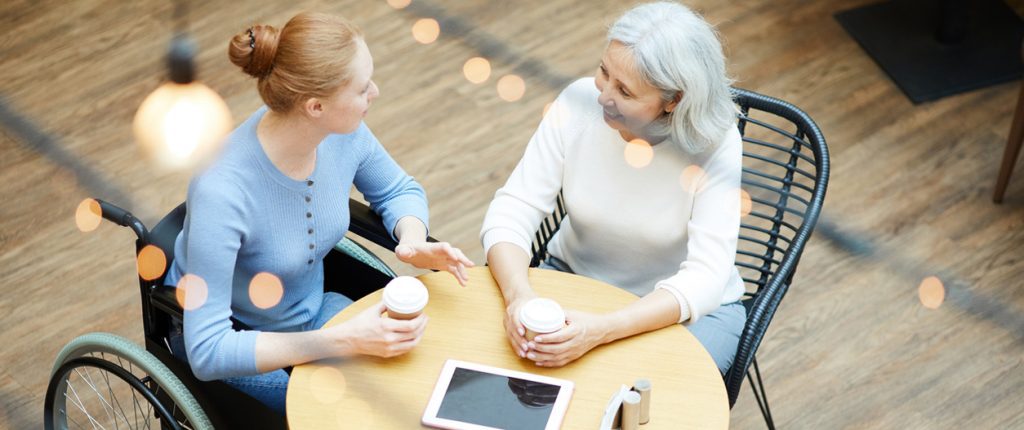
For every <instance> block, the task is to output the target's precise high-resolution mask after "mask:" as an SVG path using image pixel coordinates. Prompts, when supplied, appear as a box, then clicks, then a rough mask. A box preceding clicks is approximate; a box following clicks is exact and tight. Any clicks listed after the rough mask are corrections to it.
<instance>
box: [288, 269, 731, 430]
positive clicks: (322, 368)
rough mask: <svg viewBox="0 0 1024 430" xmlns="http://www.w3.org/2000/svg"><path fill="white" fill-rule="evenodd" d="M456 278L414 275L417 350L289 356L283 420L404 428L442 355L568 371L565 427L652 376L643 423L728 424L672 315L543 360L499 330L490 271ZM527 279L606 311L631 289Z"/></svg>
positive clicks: (714, 388)
mask: <svg viewBox="0 0 1024 430" xmlns="http://www.w3.org/2000/svg"><path fill="white" fill-rule="evenodd" d="M469 277H470V282H469V284H468V285H467V286H466V287H465V288H463V287H460V286H459V285H458V283H457V282H456V281H455V278H454V277H453V276H452V275H451V274H449V273H446V272H437V273H430V274H426V275H422V276H420V277H419V279H420V280H421V281H423V283H424V284H426V286H427V288H428V289H429V291H430V303H429V304H428V305H427V308H426V310H425V312H426V314H427V315H428V316H429V317H430V321H429V323H428V326H427V330H426V333H425V334H424V335H423V339H422V341H421V342H420V344H419V346H417V347H416V348H415V349H414V350H412V351H411V352H409V353H408V354H405V355H402V356H399V357H394V358H390V359H382V358H376V357H365V356H360V357H354V358H347V359H329V360H321V361H317V362H313V363H308V364H305V365H301V366H296V367H295V368H294V370H293V371H292V376H291V381H290V382H289V384H288V398H287V411H288V425H289V427H290V428H291V429H292V430H303V429H330V428H353V429H356V428H358V429H364V428H367V429H368V428H373V429H409V428H418V427H420V418H421V417H422V415H423V410H424V409H425V408H426V405H427V402H428V400H429V399H430V395H431V393H432V391H433V389H434V384H435V383H436V382H437V377H438V374H439V373H440V371H441V367H442V366H443V365H444V363H445V360H447V359H450V358H452V359H458V360H464V361H470V362H475V363H481V364H486V365H490V366H496V367H501V368H505V369H511V370H517V371H521V372H529V373H534V374H538V375H547V376H552V377H555V378H562V379H568V380H570V381H573V382H574V383H575V384H576V389H575V392H574V393H573V396H572V401H571V402H570V404H569V410H568V413H567V414H566V417H565V420H564V421H563V423H562V428H565V429H597V428H598V425H599V423H600V422H601V417H602V415H603V414H604V408H605V406H606V405H607V403H608V400H609V399H610V398H611V397H612V395H613V394H614V393H615V392H616V391H617V390H618V388H619V386H620V385H626V386H630V385H632V383H633V381H634V380H635V379H637V378H647V379H650V380H651V384H652V387H653V388H652V396H651V400H652V403H651V421H650V422H649V423H648V424H647V425H644V426H641V428H650V429H653V428H659V429H660V428H663V429H686V428H698V429H725V428H728V426H729V400H728V397H727V396H726V393H725V386H724V384H723V382H722V377H721V375H720V374H719V373H718V369H717V368H716V367H715V364H714V362H713V361H712V360H711V356H710V355H708V353H707V352H706V351H705V350H704V348H702V347H701V345H700V343H699V342H698V341H697V339H696V338H695V337H693V335H691V334H690V332H689V331H687V330H686V329H684V328H683V327H682V326H680V325H678V324H676V325H673V326H670V327H666V328H664V329H661V330H657V331H653V332H650V333H646V334H642V335H638V336H634V337H631V338H628V339H623V340H620V341H618V342H613V343H611V344H608V345H604V346H601V347H598V348H595V349H594V350H592V351H590V352H589V353H588V354H586V355H584V356H583V357H581V358H580V359H579V360H577V361H575V362H572V363H570V364H569V365H567V366H565V367H562V368H558V369H548V368H540V367H536V366H535V365H534V364H533V363H532V362H530V361H528V360H526V359H520V358H519V357H518V356H517V355H516V354H515V353H514V352H513V350H512V347H511V346H510V345H509V343H508V341H507V340H506V338H505V331H504V328H503V327H502V317H503V313H504V312H505V305H504V302H503V301H502V298H501V293H500V291H499V290H498V286H497V284H496V283H495V281H494V279H493V278H492V277H491V273H490V271H489V270H488V269H487V268H486V267H476V268H473V269H470V273H469ZM530 283H531V285H533V288H534V290H535V291H536V292H537V293H538V294H539V295H541V296H543V297H549V298H552V299H554V300H556V301H558V302H559V303H561V304H562V306H563V307H566V308H571V309H578V310H583V311H588V312H595V313H605V312H610V311H612V310H615V309H618V308H621V307H622V306H624V305H626V304H628V303H630V302H632V301H634V300H636V299H637V298H636V296H634V295H632V294H630V293H627V292H625V291H623V290H620V289H618V288H615V287H613V286H610V285H607V284H604V283H602V282H599V281H595V280H593V279H589V278H585V277H582V276H577V275H571V274H567V273H562V272H555V271H550V270H540V269H530ZM380 300H381V291H377V292H375V293H373V294H371V295H369V296H366V297H364V298H363V299H361V300H359V301H357V302H356V303H355V304H353V305H351V306H349V307H348V308H347V309H345V310H344V311H342V312H341V313H340V314H338V315H337V316H335V317H334V318H333V319H331V321H330V322H328V323H327V324H328V325H334V324H338V323H340V322H342V321H345V320H347V319H348V318H351V317H352V316H354V315H356V314H357V313H358V312H360V311H362V310H364V309H366V308H367V307H368V306H370V305H373V304H375V303H378V302H380Z"/></svg>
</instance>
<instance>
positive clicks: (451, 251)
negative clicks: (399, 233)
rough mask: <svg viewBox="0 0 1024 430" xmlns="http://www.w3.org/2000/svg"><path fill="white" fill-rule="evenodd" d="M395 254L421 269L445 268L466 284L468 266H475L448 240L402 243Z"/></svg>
mask: <svg viewBox="0 0 1024 430" xmlns="http://www.w3.org/2000/svg"><path fill="white" fill-rule="evenodd" d="M395 256H396V257H398V259H399V260H400V261H402V262H403V263H407V264H411V265H413V266H415V267H418V268H420V269H431V270H444V271H447V272H449V273H451V274H452V275H454V276H455V279H456V280H458V281H459V285H462V286H466V282H469V274H468V273H467V272H466V268H467V267H473V266H475V264H473V262H472V261H470V260H469V258H466V254H463V253H462V250H460V249H459V248H456V247H453V246H451V245H450V244H448V242H420V243H415V244H401V245H398V247H396V248H395Z"/></svg>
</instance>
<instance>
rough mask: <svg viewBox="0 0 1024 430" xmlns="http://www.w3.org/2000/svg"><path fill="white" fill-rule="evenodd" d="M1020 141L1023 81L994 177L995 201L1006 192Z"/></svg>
mask: <svg viewBox="0 0 1024 430" xmlns="http://www.w3.org/2000/svg"><path fill="white" fill-rule="evenodd" d="M1022 143H1024V82H1022V83H1021V87H1020V97H1018V99H1017V109H1016V112H1014V114H1013V123H1012V124H1011V125H1010V137H1009V139H1007V141H1006V150H1005V151H1004V152H1003V163H1002V166H1001V167H1000V168H999V177H998V178H997V179H996V190H995V193H994V194H993V195H992V201H994V202H996V203H1002V202H1003V194H1005V193H1006V185H1007V184H1008V183H1009V182H1010V174H1011V173H1013V165H1014V164H1015V163H1016V162H1017V155H1019V154H1020V147H1021V144H1022Z"/></svg>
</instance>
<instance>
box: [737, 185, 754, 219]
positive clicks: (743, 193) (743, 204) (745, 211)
mask: <svg viewBox="0 0 1024 430" xmlns="http://www.w3.org/2000/svg"><path fill="white" fill-rule="evenodd" d="M752 210H754V201H753V200H752V199H751V198H750V193H748V192H747V190H744V189H742V188H741V189H740V217H741V218H742V217H745V216H747V215H750V212H751V211H752Z"/></svg>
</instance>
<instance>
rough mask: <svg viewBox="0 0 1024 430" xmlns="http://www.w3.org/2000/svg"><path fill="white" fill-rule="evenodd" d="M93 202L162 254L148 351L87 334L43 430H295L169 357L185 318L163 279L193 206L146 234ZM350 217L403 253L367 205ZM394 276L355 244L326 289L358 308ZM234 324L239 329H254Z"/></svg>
mask: <svg viewBox="0 0 1024 430" xmlns="http://www.w3.org/2000/svg"><path fill="white" fill-rule="evenodd" d="M95 202H96V203H98V205H99V210H100V212H101V215H102V217H103V219H106V220H108V221H111V222H113V223H115V224H117V225H120V226H123V227H128V228H130V229H132V231H133V232H135V235H136V236H137V240H136V241H135V249H136V254H137V255H138V254H139V253H140V252H142V251H143V249H144V248H146V247H148V246H155V247H156V248H158V249H159V250H160V251H162V252H163V254H164V256H165V261H166V264H165V265H164V269H163V273H161V274H159V276H157V277H155V278H152V276H146V277H150V278H151V279H144V277H143V275H140V276H139V289H140V292H141V298H142V320H143V321H142V327H143V332H144V335H145V346H144V347H143V346H139V345H137V344H135V343H134V342H132V341H130V340H128V339H125V338H123V337H120V336H116V335H113V334H109V333H89V334H85V335H82V336H80V337H78V338H76V339H74V340H72V341H71V342H69V343H68V344H67V345H66V346H65V347H64V348H63V349H62V350H61V351H60V353H58V355H57V359H56V361H55V362H54V365H53V369H52V371H51V373H50V381H49V384H48V386H47V390H46V398H45V405H44V414H45V415H44V425H45V428H46V429H48V430H49V429H67V428H111V429H112V428H128V429H136V428H147V429H151V428H161V429H175V430H177V429H211V428H217V429H222V428H224V429H233V428H280V429H284V428H287V424H286V422H285V417H284V416H281V415H279V414H277V413H276V412H274V411H272V410H270V409H269V408H267V407H266V406H264V405H263V404H262V403H260V402H259V401H257V400H256V399H254V398H252V397H250V396H248V395H247V394H245V393H242V392H240V391H237V390H235V389H234V388H232V387H230V386H228V385H227V384H225V383H223V382H221V381H200V380H199V379H197V378H196V377H195V376H194V375H193V374H192V370H191V369H190V368H189V366H188V364H186V363H184V362H183V361H181V360H179V359H178V358H176V357H175V356H173V355H172V354H171V347H170V340H169V337H170V335H171V333H172V330H175V329H180V327H181V323H182V318H183V317H182V315H183V311H182V306H181V304H179V301H178V299H177V298H176V296H175V293H176V291H175V290H176V288H175V287H169V286H165V285H164V283H163V281H164V277H165V276H166V271H167V269H168V268H170V267H171V264H172V261H173V258H174V242H175V239H176V238H177V236H178V233H179V232H180V231H181V230H182V226H183V224H184V221H185V211H186V206H185V203H182V204H181V205H179V206H178V207H177V208H175V209H174V210H172V211H171V212H170V213H169V214H167V215H166V216H165V217H164V218H163V219H162V220H161V221H160V222H159V223H157V225H156V227H155V228H153V230H147V229H146V226H145V225H143V223H142V222H141V221H139V220H138V219H137V218H136V217H135V216H133V215H132V214H131V213H130V212H128V211H126V210H124V209H121V208H119V207H117V206H115V205H113V204H110V203H107V202H105V201H101V200H98V199H97V200H95ZM349 210H350V214H351V224H350V227H349V231H350V232H351V233H353V234H355V235H357V236H361V237H363V238H365V239H368V240H369V241H370V242H373V243H375V244H377V245H379V246H381V247H383V248H385V249H388V250H391V251H393V250H394V249H395V247H396V246H397V245H398V244H397V243H396V242H395V241H394V240H393V239H391V236H390V235H389V234H388V232H387V231H386V229H385V228H384V225H383V222H382V221H381V218H380V217H379V216H378V215H377V214H376V213H374V212H373V211H371V210H370V208H369V207H367V206H366V205H365V204H363V203H361V202H358V201H355V200H351V199H350V200H349ZM428 240H431V241H434V239H433V238H428ZM149 249H152V248H149ZM395 276H396V275H395V272H394V271H392V270H391V268H390V267H388V265H387V264H385V263H384V262H383V261H382V260H380V258H378V257H377V256H376V255H374V254H373V253H372V252H371V251H370V250H368V249H366V248H365V247H363V246H362V245H360V244H359V243H357V242H355V241H353V240H352V239H350V238H349V237H345V238H344V239H343V240H342V241H341V242H339V243H338V244H337V245H336V246H335V247H334V249H332V250H331V251H330V252H329V253H328V255H327V256H326V257H325V259H324V289H325V290H327V291H336V292H339V293H342V294H344V295H346V296H348V297H349V298H351V299H353V300H358V299H359V298H361V297H363V296H365V295H367V294H369V293H371V292H373V291H375V290H377V289H379V288H382V287H383V286H384V285H385V284H387V282H388V281H390V280H391V279H392V278H394V277H395ZM342 279H344V282H341V281H340V280H342ZM342 286H344V288H341V287H342ZM232 322H233V324H234V328H235V329H236V330H243V329H246V328H247V327H245V326H244V324H242V323H241V322H238V321H235V320H232ZM286 370H288V371H290V369H286Z"/></svg>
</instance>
